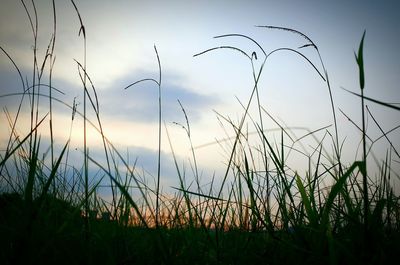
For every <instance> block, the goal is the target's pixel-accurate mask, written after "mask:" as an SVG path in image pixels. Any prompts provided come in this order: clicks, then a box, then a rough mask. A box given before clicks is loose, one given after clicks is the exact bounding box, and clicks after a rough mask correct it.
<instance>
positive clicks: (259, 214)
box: [0, 0, 400, 264]
mask: <svg viewBox="0 0 400 265" xmlns="http://www.w3.org/2000/svg"><path fill="white" fill-rule="evenodd" d="M22 3H23V7H24V9H25V11H26V13H27V16H28V18H29V22H30V24H31V27H32V33H33V38H34V47H33V53H34V54H33V57H34V62H33V66H32V67H33V70H34V71H33V75H32V79H31V80H30V81H27V80H26V79H25V78H24V77H23V75H22V73H21V71H20V70H19V67H18V65H17V64H16V63H15V61H14V60H13V57H12V56H11V55H10V54H9V53H7V51H6V49H5V48H4V47H0V49H1V51H2V52H3V54H4V55H5V56H6V57H7V58H8V60H9V61H10V62H11V63H12V65H13V67H15V69H16V71H17V72H18V73H19V76H20V79H21V87H22V92H20V93H15V94H12V95H0V96H1V97H7V96H13V97H17V96H20V97H21V101H20V104H19V106H18V107H17V109H18V110H17V112H16V114H15V115H14V116H12V115H11V114H10V113H9V112H8V110H7V109H5V111H4V112H5V115H6V117H7V119H8V122H9V127H10V135H9V138H8V142H7V143H6V148H5V151H3V152H2V153H1V154H0V177H1V179H0V184H1V186H0V187H1V194H0V211H1V214H0V234H1V237H0V261H1V263H2V264H391V263H396V258H397V251H398V249H399V247H400V201H399V199H400V198H399V196H398V195H397V194H395V192H394V190H393V187H392V186H391V182H392V181H393V179H394V178H398V177H399V174H398V172H394V171H393V170H392V167H391V163H392V161H393V158H392V156H396V157H397V158H399V155H398V154H399V153H398V152H397V150H396V149H395V147H394V146H393V144H392V142H391V141H390V139H389V138H388V136H387V134H388V132H384V131H383V129H382V128H381V127H380V125H379V121H378V120H376V119H375V118H374V116H373V115H372V113H371V112H370V111H369V109H367V112H365V108H366V106H365V103H364V100H369V101H372V102H374V103H377V104H380V105H382V106H383V107H387V108H391V109H394V110H395V111H398V110H399V109H398V108H397V107H396V106H393V105H391V104H388V103H385V102H382V101H379V100H376V99H371V98H368V97H366V96H364V89H365V77H364V62H363V44H364V38H365V33H364V35H363V37H362V39H361V43H360V45H359V49H358V53H357V54H356V62H357V65H358V67H359V80H360V90H361V92H360V94H357V93H354V92H351V93H353V94H356V95H357V96H359V97H360V98H361V106H362V111H361V113H362V126H361V127H359V126H358V125H356V123H354V124H355V125H356V126H357V128H359V130H360V132H361V133H362V143H363V156H362V159H361V160H360V161H353V162H352V163H349V164H346V163H344V162H343V161H342V160H341V149H342V146H341V143H340V141H339V139H340V137H339V135H338V134H339V132H338V125H337V119H336V110H335V104H334V100H333V97H332V92H331V86H330V83H329V78H328V73H327V70H326V68H325V66H324V63H323V60H322V57H321V55H320V53H319V50H318V47H317V45H316V44H315V43H314V42H313V41H312V40H311V39H310V38H309V37H308V36H307V35H305V34H304V33H302V32H299V31H297V30H295V29H289V28H282V27H275V26H260V29H263V30H282V31H286V32H287V33H288V34H291V33H294V34H297V35H299V36H300V37H302V38H303V39H304V40H305V41H306V42H305V44H304V45H303V46H301V47H299V48H297V49H294V48H290V47H281V48H278V49H275V50H273V51H271V52H269V53H267V52H266V51H265V50H264V49H263V47H262V46H261V45H260V44H259V43H258V42H257V41H256V40H254V39H252V38H251V37H249V36H246V35H243V34H226V35H221V36H217V37H216V38H227V39H228V38H242V39H245V40H248V41H249V42H250V43H251V44H252V45H255V46H256V48H257V49H258V50H259V52H258V53H257V52H256V51H252V52H246V51H245V50H244V49H241V48H239V47H234V46H229V45H224V46H220V47H215V48H210V49H207V50H205V51H204V52H200V53H198V54H196V55H195V56H200V55H205V54H207V53H210V52H213V51H220V50H228V51H235V52H239V54H240V55H243V56H245V57H246V58H247V59H248V60H249V62H250V66H251V67H252V71H253V82H254V83H253V86H252V93H251V95H250V97H249V99H248V100H247V102H245V103H242V102H240V104H241V107H242V109H243V115H242V117H241V118H240V120H239V122H238V123H235V122H234V121H232V120H231V119H230V118H229V117H225V116H223V115H220V114H219V113H217V118H218V119H219V120H220V121H221V125H222V126H223V127H224V129H225V130H226V131H229V130H233V131H234V137H231V138H229V137H228V138H227V139H226V141H225V142H224V143H221V147H222V148H225V150H228V151H227V162H226V165H227V166H226V170H225V174H224V175H223V176H214V177H213V178H212V182H211V184H210V185H209V186H208V187H207V188H204V187H206V186H202V184H201V183H200V178H199V169H198V165H197V162H196V152H195V151H196V150H195V148H194V147H193V145H192V142H191V139H192V138H191V137H192V132H191V130H190V120H189V117H188V115H187V113H186V111H185V109H184V107H183V105H182V104H181V103H180V101H178V104H179V105H180V107H181V109H182V115H183V116H184V118H185V122H186V123H185V124H177V123H176V124H177V125H179V126H181V127H182V128H183V129H184V130H185V132H186V134H187V137H188V139H189V141H190V150H191V160H192V163H193V168H192V172H191V173H192V175H193V179H194V182H191V183H187V181H188V180H189V179H190V177H191V176H190V174H191V173H190V172H187V171H186V170H184V169H182V168H181V167H180V166H179V163H178V162H177V158H176V156H175V153H174V146H173V144H172V143H171V139H170V136H169V134H168V130H167V128H166V132H167V137H168V140H169V143H170V147H171V153H172V157H173V159H174V161H175V167H176V177H177V180H178V181H179V182H178V183H179V186H178V187H175V191H176V193H175V194H162V193H161V192H160V182H161V180H160V178H161V173H160V167H161V163H162V161H161V157H160V154H161V150H160V146H161V135H162V133H161V132H162V131H161V129H162V116H161V114H162V101H161V100H162V97H161V90H162V84H161V63H160V56H159V54H158V52H157V49H156V48H155V47H154V48H155V53H156V56H157V61H158V66H159V78H158V80H155V79H152V78H145V79H142V80H139V81H137V82H133V83H132V84H131V85H135V84H137V83H139V82H142V81H152V82H154V83H156V85H157V88H158V92H159V101H158V107H159V108H158V113H159V121H158V125H159V136H158V137H159V146H158V148H159V150H158V151H159V152H158V163H157V167H158V169H157V172H158V174H157V181H156V182H155V183H156V184H155V187H151V186H150V185H148V184H147V183H148V176H146V175H145V174H144V173H139V171H137V170H136V169H135V164H133V165H132V164H130V162H129V160H128V159H126V158H124V157H123V156H122V155H121V153H120V152H119V151H118V150H117V149H116V148H115V147H114V146H113V144H112V143H111V142H110V141H109V140H108V138H107V136H106V135H105V134H104V132H103V129H102V123H101V117H100V107H101V103H100V102H101V99H99V98H98V97H97V93H96V88H95V86H94V85H93V82H92V80H91V79H90V76H89V72H90V71H88V69H87V67H86V30H85V26H84V24H83V20H82V17H81V15H80V14H79V11H78V7H77V5H76V4H75V3H74V1H72V0H71V3H72V7H73V8H74V9H75V10H76V12H77V15H78V19H79V21H80V29H79V33H80V34H82V37H83V49H84V50H85V52H84V58H83V63H81V62H79V61H78V60H77V61H76V63H77V67H78V70H79V76H80V78H81V81H82V88H83V90H82V92H83V98H84V106H83V111H79V110H77V107H76V103H75V101H74V102H73V103H72V105H69V104H68V103H66V102H64V101H63V100H62V99H59V98H57V97H56V96H54V94H52V91H54V90H55V88H53V87H52V81H51V77H52V71H53V67H54V58H55V54H54V51H55V49H54V46H55V42H56V17H57V16H56V10H57V9H56V6H55V2H54V1H53V17H54V20H53V23H54V29H53V32H52V34H51V36H52V37H51V39H50V42H49V45H48V49H47V52H46V55H45V57H44V59H43V61H42V62H41V61H39V58H38V56H37V54H36V50H37V48H38V47H37V36H38V19H39V18H38V16H37V13H36V8H35V2H34V1H32V2H31V4H32V8H28V7H27V6H26V4H25V3H24V1H22ZM30 10H33V11H30ZM304 49H314V50H315V52H317V54H318V57H319V59H320V61H319V62H318V64H317V63H315V62H312V61H311V60H310V59H309V58H308V57H307V56H305V54H304V53H302V51H303V50H304ZM278 52H290V53H293V54H294V55H296V56H300V57H301V58H303V59H304V60H305V62H306V63H307V64H309V65H311V66H312V68H313V69H314V70H315V71H316V73H317V75H319V76H320V77H321V81H322V82H325V83H326V86H327V89H328V96H329V97H330V101H331V108H332V114H333V115H332V116H333V125H334V134H331V133H330V131H329V130H328V129H329V127H323V128H319V129H317V130H314V131H309V132H308V133H307V134H306V135H304V136H303V137H300V138H297V137H295V136H294V134H293V133H292V131H291V130H290V129H288V128H287V127H286V126H283V125H282V124H280V123H279V122H278V121H277V120H276V119H274V118H273V117H272V116H271V115H270V114H269V113H268V112H267V111H266V110H265V108H264V107H263V106H262V104H261V101H260V98H259V89H260V87H259V80H260V77H261V76H262V74H263V70H264V65H265V63H266V62H267V60H268V58H269V56H270V55H271V54H274V53H278ZM256 60H257V61H259V62H261V63H260V64H259V66H258V67H256V64H255V61H256ZM320 68H321V70H320ZM46 69H48V71H49V72H48V73H46V72H45V70H46ZM45 75H47V76H48V77H49V81H48V83H44V82H43V76H45ZM128 87H129V86H128ZM44 88H46V89H47V90H48V93H45V92H43V91H44ZM57 91H58V90H57ZM25 98H28V99H29V102H28V103H29V108H30V109H29V115H30V130H29V133H27V134H26V135H20V134H19V133H18V132H17V131H16V125H17V124H18V121H19V120H20V115H21V112H20V110H21V108H22V105H23V102H24V99H25ZM43 99H45V100H48V102H49V104H48V111H46V112H48V114H45V115H42V116H41V115H40V113H42V112H41V111H39V109H40V108H41V107H40V106H41V104H40V103H41V100H43ZM54 104H62V105H64V106H67V107H69V108H70V110H71V114H72V119H71V128H72V123H73V122H74V119H75V117H77V116H79V117H80V118H82V119H83V121H84V128H83V135H84V140H83V143H82V144H83V155H84V161H83V165H71V164H69V162H68V161H69V158H68V156H69V148H70V146H69V142H70V140H71V139H69V140H68V141H67V142H66V143H56V142H55V141H54V134H53V127H52V126H53V125H52V124H53V114H52V113H53V110H52V108H53V106H54ZM251 106H256V110H257V113H256V116H257V117H253V116H252V115H251V113H250V111H249V110H250V107H251ZM42 108H43V107H42ZM40 110H42V109H40ZM89 111H93V112H94V114H95V117H96V122H92V121H90V120H88V112H89ZM366 115H369V116H370V117H371V118H372V119H373V121H374V123H375V124H376V126H377V127H378V128H379V129H380V131H381V133H382V138H383V137H384V138H385V139H386V140H387V141H388V143H389V145H390V148H389V150H388V152H387V156H386V157H384V158H382V161H381V162H380V163H379V165H378V166H379V175H378V176H377V177H372V176H370V175H369V174H368V172H367V161H369V154H370V152H369V151H368V149H367V147H368V146H367V145H368V141H369V137H368V135H367V130H366V126H365V119H366ZM266 119H270V120H272V121H273V122H274V123H275V124H276V125H277V126H278V128H279V132H280V139H279V140H280V142H277V141H276V140H274V139H273V138H272V137H271V136H270V135H269V133H268V130H267V128H266V127H265V121H266ZM47 120H48V121H49V130H50V144H49V146H43V145H45V144H43V140H42V139H41V135H40V134H39V131H38V128H42V127H44V126H45V125H44V124H45V122H44V121H47ZM88 125H90V126H91V127H93V128H95V129H96V130H97V132H98V133H99V135H100V136H101V139H102V145H103V149H104V161H97V160H96V159H94V158H93V157H91V155H90V152H89V149H88V146H87V139H86V137H87V130H88V128H87V126H88ZM250 127H251V128H252V129H249V128H250ZM397 129H398V126H397V127H394V128H393V129H392V130H397ZM321 131H324V132H325V136H324V137H323V138H322V139H320V138H318V137H317V136H316V133H317V132H321ZM254 134H255V135H257V136H258V138H257V139H256V142H254V141H253V140H250V137H249V136H250V135H254ZM306 137H311V138H313V139H314V141H315V145H314V147H312V148H311V149H312V152H308V151H304V150H297V149H296V148H295V144H296V143H299V142H301V141H302V140H303V139H304V138H306ZM70 138H71V133H70ZM327 142H328V143H327ZM370 142H371V143H370V144H369V145H370V146H369V148H371V147H372V145H373V144H374V143H375V142H373V141H370ZM57 145H61V148H60V150H58V149H57V148H56V146H57ZM327 145H328V146H327ZM330 147H332V148H333V154H332V153H329V152H328V151H327V150H329V148H330ZM46 149H47V150H48V151H47V152H44V155H43V156H42V157H41V156H40V153H41V152H42V150H46ZM291 152H299V153H301V154H302V155H304V156H305V157H306V158H307V159H308V162H309V163H308V171H307V172H306V173H305V175H304V176H301V175H300V174H299V173H298V172H297V171H296V170H295V169H291V168H290V167H289V165H288V164H287V158H288V157H289V156H290V153H291ZM48 154H50V158H48V157H47V156H48ZM103 163H105V165H103ZM89 165H91V166H96V167H97V168H98V170H99V172H100V176H99V177H98V178H96V179H95V180H91V179H89ZM121 165H122V166H121ZM67 168H68V169H67ZM104 178H108V179H109V180H110V185H109V187H110V190H111V196H112V197H111V199H110V200H109V201H107V200H105V199H103V198H102V197H101V196H99V195H98V192H99V187H100V185H101V183H102V180H103V179H104ZM215 178H220V179H222V181H221V184H220V185H217V184H215V183H216V182H215V181H214V180H215ZM132 189H134V190H135V191H138V194H139V195H134V194H136V193H133V192H132Z"/></svg>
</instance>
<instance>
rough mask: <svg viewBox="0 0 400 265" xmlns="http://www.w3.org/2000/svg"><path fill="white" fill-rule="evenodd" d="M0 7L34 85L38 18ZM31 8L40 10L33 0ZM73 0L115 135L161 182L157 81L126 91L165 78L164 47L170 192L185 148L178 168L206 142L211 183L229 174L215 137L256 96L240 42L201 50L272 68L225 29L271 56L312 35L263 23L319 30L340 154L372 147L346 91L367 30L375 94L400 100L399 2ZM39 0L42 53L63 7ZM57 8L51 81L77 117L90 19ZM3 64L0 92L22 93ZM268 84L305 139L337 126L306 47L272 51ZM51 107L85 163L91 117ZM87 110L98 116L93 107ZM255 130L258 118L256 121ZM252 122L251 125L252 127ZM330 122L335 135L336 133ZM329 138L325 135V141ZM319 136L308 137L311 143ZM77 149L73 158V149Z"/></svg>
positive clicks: (2, 34)
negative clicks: (363, 144) (85, 122)
mask: <svg viewBox="0 0 400 265" xmlns="http://www.w3.org/2000/svg"><path fill="white" fill-rule="evenodd" d="M1 2H2V5H1V6H2V8H1V10H0V46H1V47H2V48H3V49H4V50H5V51H6V52H7V53H8V54H9V55H10V56H11V57H12V58H13V60H14V61H15V63H16V64H17V65H18V67H19V69H20V70H21V72H22V75H23V77H24V78H26V79H27V80H28V81H29V82H31V80H32V60H33V59H32V52H33V37H32V31H31V28H30V24H29V20H28V17H27V14H26V12H25V10H24V8H23V5H22V4H21V2H19V1H14V0H1ZM25 2H26V6H27V8H28V9H29V11H30V12H31V14H33V13H32V12H33V9H32V5H31V2H30V1H25ZM75 2H76V5H77V8H78V9H79V12H80V15H81V17H82V21H83V24H84V26H85V30H86V37H87V39H86V41H87V42H86V43H87V50H86V51H87V52H86V56H87V72H88V74H89V76H90V78H91V80H92V81H93V84H94V86H95V88H96V92H97V95H98V99H99V105H100V115H101V120H102V124H103V128H104V132H105V134H106V136H107V137H108V138H109V139H110V141H111V142H112V143H113V144H114V145H115V146H116V147H117V148H118V150H119V151H120V152H121V153H123V154H129V158H130V160H131V161H134V160H135V159H136V158H137V166H138V168H140V169H143V170H144V171H146V172H148V174H150V175H152V176H155V174H156V172H157V171H156V169H157V166H156V165H157V150H158V87H157V85H156V84H155V82H151V81H150V82H143V83H140V84H137V85H134V86H131V87H129V88H128V89H124V88H125V87H127V86H128V85H130V84H132V83H133V82H135V81H138V80H141V79H143V78H152V79H155V80H158V78H159V71H158V64H157V57H156V53H155V49H154V46H156V48H157V52H158V55H159V58H160V63H161V76H162V79H161V80H162V82H161V91H162V120H163V122H162V123H163V129H162V148H161V150H162V175H163V184H164V186H165V187H166V188H167V187H170V186H173V185H176V183H177V177H176V169H175V166H174V159H173V156H172V151H173V152H174V153H175V154H176V155H177V157H178V161H179V165H180V166H181V167H182V168H185V169H186V170H187V171H188V172H190V167H191V165H192V164H191V163H190V162H189V161H190V154H191V153H190V144H191V143H192V144H193V146H194V147H198V148H195V151H196V159H197V163H198V166H199V168H201V174H202V177H203V179H204V181H205V182H207V181H209V180H210V179H211V177H212V176H213V175H214V174H215V176H217V178H218V176H220V175H221V172H223V170H224V168H225V164H226V162H227V160H226V159H227V153H226V152H225V151H224V149H223V147H221V146H219V145H218V144H215V143H216V141H221V140H222V139H225V138H226V137H229V136H233V135H234V131H233V130H232V127H231V126H229V124H227V123H226V122H225V123H224V122H222V123H223V125H221V123H220V120H222V118H221V117H229V118H230V119H231V120H232V121H233V122H235V123H238V121H239V120H240V118H241V117H242V115H243V108H242V106H241V104H245V103H246V102H247V101H248V99H249V97H250V94H251V91H252V88H253V73H252V64H251V61H250V60H249V59H248V58H246V57H245V56H243V54H241V53H239V52H237V51H234V50H233V49H218V50H214V51H211V52H208V53H205V54H202V55H201V56H196V57H194V56H193V55H195V54H198V53H200V52H202V51H205V50H207V49H210V48H213V47H220V46H234V47H237V48H240V49H241V50H243V51H245V52H246V53H248V54H249V55H251V54H252V53H253V52H255V54H256V55H257V57H258V59H257V60H253V63H254V67H255V70H256V71H258V69H259V68H260V66H261V62H262V52H261V50H260V49H259V48H258V47H257V46H256V45H255V44H254V43H252V42H251V41H249V40H248V39H246V38H243V37H233V36H231V37H223V38H213V37H215V36H220V35H223V34H243V35H246V36H249V37H251V38H252V39H254V40H255V41H257V42H258V43H259V44H260V45H261V46H262V47H263V49H264V50H265V51H266V52H267V53H268V52H270V51H272V50H274V49H276V48H279V47H288V48H293V49H297V48H298V47H300V46H302V45H304V44H308V42H307V40H306V39H304V38H302V37H301V36H299V35H296V34H292V33H290V32H287V31H279V30H272V29H267V28H263V27H256V26H264V25H272V26H280V27H288V28H292V29H295V30H298V31H301V32H303V33H304V34H306V35H307V36H308V37H309V38H311V39H312V41H313V42H314V43H315V44H316V45H317V47H318V50H319V52H320V54H321V57H322V60H323V63H324V66H325V67H326V69H327V72H328V74H329V81H330V85H331V88H332V94H333V98H334V101H335V106H336V110H337V119H338V124H339V134H340V141H345V144H344V148H343V156H344V159H347V160H348V161H350V162H351V161H354V159H358V158H359V157H360V154H361V153H360V150H359V148H360V146H359V142H360V139H361V136H360V133H359V131H358V129H357V128H355V126H354V124H352V122H351V121H354V122H355V123H356V124H358V125H360V124H361V123H360V121H361V113H360V108H361V106H360V101H359V98H357V97H355V96H354V95H351V94H350V93H348V92H346V91H345V90H343V88H346V89H348V90H350V91H353V92H357V93H359V83H358V69H357V65H356V61H355V57H354V52H355V51H357V49H358V45H359V43H360V40H361V37H362V35H363V32H364V30H365V31H366V35H365V43H364V61H365V73H366V87H365V95H366V96H368V97H372V98H375V99H378V100H381V101H385V102H389V103H393V104H396V103H399V102H400V90H399V89H400V88H399V86H398V84H399V83H400V75H399V73H400V53H399V52H398V43H399V41H400V19H399V17H398V12H397V11H398V10H399V7H400V4H399V3H398V1H394V0H393V1H372V0H355V1H342V0H339V1H316V0H305V1H286V0H284V1H235V0H233V1H227V0H220V1H177V0H174V1H158V0H150V1H122V0H120V1H105V0H96V1H94V0H82V1H75ZM35 3H36V9H37V12H38V28H39V33H38V49H37V52H38V56H39V60H40V61H42V60H43V58H44V54H45V51H46V48H47V45H48V43H49V40H50V38H51V34H52V32H53V13H52V4H51V3H52V1H46V0H42V1H36V2H35ZM55 3H56V15H57V24H56V25H57V31H56V34H57V35H56V43H55V54H56V61H55V65H54V72H53V76H52V84H53V85H54V87H56V88H57V89H59V90H60V91H62V92H63V94H62V93H58V92H54V93H55V95H56V96H55V97H57V98H58V99H60V100H61V101H62V102H64V103H67V104H69V105H70V106H71V105H72V104H73V102H74V100H75V103H76V104H77V108H78V111H83V89H82V83H81V80H80V78H79V73H78V67H77V63H76V61H78V62H80V63H82V64H83V62H84V59H83V58H84V48H83V47H84V46H83V38H82V36H79V35H78V33H79V28H80V24H79V19H78V16H77V14H76V12H75V9H74V7H73V5H72V4H71V2H69V1H55ZM299 51H301V52H302V53H303V54H304V55H305V56H307V58H309V59H310V61H311V62H312V63H313V64H314V65H315V67H316V68H317V69H318V70H319V71H320V72H322V73H323V68H322V65H321V63H320V61H319V57H318V54H317V53H316V50H315V49H313V48H312V47H306V48H303V49H301V50H299ZM0 58H1V59H0V95H8V94H11V93H17V92H22V88H21V82H20V79H19V77H18V74H17V72H16V70H15V68H14V66H13V65H12V63H11V62H10V60H9V59H8V58H7V56H6V55H5V54H4V53H1V54H0ZM44 78H47V76H46V75H45V77H44ZM259 88H260V101H261V104H262V106H263V107H264V108H265V109H266V111H268V113H270V114H271V115H272V116H273V117H275V118H276V120H278V121H280V122H281V124H284V125H285V126H286V127H290V128H292V131H293V133H294V134H295V135H296V136H297V137H301V136H302V135H305V134H307V133H308V132H309V131H313V130H317V129H319V128H322V127H324V126H329V125H332V123H333V118H332V112H331V106H330V99H329V93H328V89H327V85H326V82H324V80H322V78H321V77H320V76H319V75H318V73H317V72H316V71H315V70H314V69H313V67H312V66H311V65H310V64H309V63H308V62H307V61H306V60H304V59H303V58H302V57H301V56H299V55H298V54H295V53H293V52H287V51H282V52H277V53H274V54H273V55H271V56H270V57H269V58H268V60H267V62H266V64H265V66H264V68H263V73H262V76H261V79H260V83H259ZM91 93H92V95H94V94H93V92H92V91H91ZM19 100H20V97H19V96H3V97H0V105H1V106H2V109H3V110H4V109H5V108H7V110H8V111H10V112H11V113H14V114H15V112H16V106H17V103H18V102H19ZM178 100H179V101H180V103H181V104H182V106H183V108H184V110H185V113H186V114H187V117H188V120H189V125H190V132H191V133H190V139H188V136H187V132H186V131H185V130H184V129H183V128H182V126H179V125H177V124H176V123H178V124H180V125H184V126H186V121H185V115H184V114H185V113H183V111H182V109H181V106H180V105H179V103H178ZM41 104H42V108H41V114H42V115H44V114H46V113H47V110H46V106H47V105H46V104H48V103H47V101H46V100H43V101H42V103H41ZM368 106H369V108H370V111H371V113H372V114H373V115H374V117H375V118H376V119H377V120H378V121H379V124H380V126H381V128H382V129H383V130H384V131H389V130H390V129H392V128H394V127H396V126H397V125H399V121H400V120H399V112H398V111H395V110H389V109H386V108H384V107H382V106H379V105H376V104H373V103H368ZM339 109H340V110H341V111H343V112H344V113H345V114H346V115H347V116H345V115H343V114H342V113H341V112H340V111H339ZM54 113H55V114H54V115H55V118H54V137H55V139H56V142H57V144H58V145H59V146H62V145H63V144H64V143H65V142H66V140H67V139H68V137H69V136H70V135H71V147H72V149H71V150H75V153H76V154H75V156H76V157H75V161H76V162H77V163H78V164H79V162H80V161H79V159H80V158H79V154H81V153H82V129H81V127H82V119H80V118H77V119H76V120H74V123H73V125H72V126H71V116H72V111H71V110H70V109H69V108H68V107H65V106H64V105H63V104H58V103H57V104H55V105H54ZM250 113H251V115H252V117H254V118H255V119H256V117H257V112H256V109H251V112H250ZM89 115H90V117H91V119H93V121H95V116H94V113H93V111H92V112H90V113H89ZM219 115H222V116H219ZM218 117H219V119H218ZM347 117H349V118H350V119H351V121H349V119H348V118H347ZM29 119H30V116H29V113H28V104H27V102H26V104H25V105H24V108H23V110H22V115H21V116H20V119H19V123H18V127H17V128H18V130H19V131H20V133H21V134H22V135H24V134H26V133H27V132H28V131H27V130H28V129H29ZM164 124H165V125H164ZM249 125H250V126H251V125H252V123H251V121H249ZM46 126H47V124H46ZM43 127H45V126H43ZM186 127H187V126H186ZM265 127H266V128H267V129H270V130H273V129H276V128H277V127H278V126H277V125H276V124H275V123H274V122H273V121H272V120H271V119H268V118H265ZM71 128H72V129H71ZM249 130H250V132H252V131H254V127H253V129H249ZM329 130H330V132H333V127H330V128H329ZM167 132H168V134H169V136H170V139H171V143H172V147H173V150H172V149H171V146H170V144H169V143H168V138H167ZM323 132H324V131H322V132H320V133H319V134H316V135H317V136H318V137H321V138H322V137H323ZM41 133H42V134H43V138H44V139H46V137H47V139H48V138H49V130H48V126H47V127H45V128H44V129H43V130H42V131H41ZM368 133H369V136H370V137H371V139H377V138H378V137H380V136H381V133H380V131H379V128H378V127H377V126H376V125H375V124H374V122H373V120H372V119H371V118H369V120H368ZM88 135H89V137H88V138H89V143H88V145H89V148H90V150H91V152H92V154H93V157H96V158H97V159H99V160H101V156H102V155H101V154H102V151H101V150H102V142H101V138H100V136H99V134H98V133H97V132H96V131H94V130H89V131H88ZM8 136H9V127H8V126H7V120H6V115H5V114H4V113H1V117H0V149H2V150H4V146H5V142H6V139H7V138H8ZM271 137H274V135H273V134H271ZM388 138H389V140H391V142H392V144H393V145H394V146H395V147H397V148H399V147H400V134H399V131H398V130H395V131H394V132H391V133H390V134H388ZM189 140H191V142H190V141H189ZM311 142H312V140H311ZM311 142H305V145H308V144H311ZM213 143H214V144H213ZM380 143H382V144H380ZM312 144H314V145H315V142H314V143H312ZM387 146H388V142H387V141H386V140H385V139H381V140H379V141H378V142H377V143H376V144H375V145H374V152H376V153H377V156H378V157H380V155H382V154H384V153H385V151H386V148H387ZM71 157H72V158H71V159H72V160H73V158H74V154H71ZM292 160H293V161H292V162H293V163H294V166H295V167H299V168H301V167H302V165H301V163H303V162H304V161H302V160H301V159H297V158H296V155H293V159H292ZM393 160H394V162H393V163H394V164H395V165H396V166H399V164H400V163H399V160H400V158H399V157H396V156H394V158H393ZM299 170H300V169H299Z"/></svg>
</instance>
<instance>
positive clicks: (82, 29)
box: [71, 0, 90, 239]
mask: <svg viewBox="0 0 400 265" xmlns="http://www.w3.org/2000/svg"><path fill="white" fill-rule="evenodd" d="M71 3H72V5H73V6H74V8H75V11H76V14H77V15H78V18H79V23H80V28H79V32H78V35H79V36H80V35H81V33H82V37H83V70H84V71H85V72H86V54H87V53H86V30H85V26H84V24H83V21H82V18H81V14H80V13H79V10H78V7H77V6H76V4H75V2H74V0H71ZM78 70H79V68H78ZM82 83H83V89H84V90H83V156H84V158H83V159H84V179H85V237H86V239H88V238H89V232H90V231H89V229H90V227H89V161H88V157H89V155H88V149H87V140H86V136H87V135H86V90H87V88H86V75H84V76H83V80H82Z"/></svg>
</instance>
